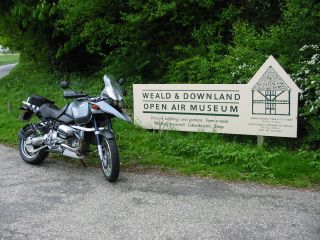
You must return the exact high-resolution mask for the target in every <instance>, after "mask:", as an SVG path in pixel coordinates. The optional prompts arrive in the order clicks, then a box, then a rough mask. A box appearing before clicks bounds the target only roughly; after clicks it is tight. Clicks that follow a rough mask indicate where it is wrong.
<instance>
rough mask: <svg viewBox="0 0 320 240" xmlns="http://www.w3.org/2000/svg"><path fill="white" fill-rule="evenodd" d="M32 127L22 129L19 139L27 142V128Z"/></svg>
mask: <svg viewBox="0 0 320 240" xmlns="http://www.w3.org/2000/svg"><path fill="white" fill-rule="evenodd" d="M29 126H30V125H29V124H28V125H26V126H24V127H23V128H21V129H20V131H19V133H18V135H19V138H21V139H23V140H26V139H27V134H26V131H27V128H28V127H29Z"/></svg>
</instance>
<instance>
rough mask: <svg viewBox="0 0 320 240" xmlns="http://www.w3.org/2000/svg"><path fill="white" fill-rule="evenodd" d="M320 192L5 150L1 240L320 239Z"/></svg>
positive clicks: (0, 151)
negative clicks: (35, 157)
mask: <svg viewBox="0 0 320 240" xmlns="http://www.w3.org/2000/svg"><path fill="white" fill-rule="evenodd" d="M319 220H320V192H314V191H307V190H293V189H281V188H271V187H261V186H255V185H247V184H231V183H225V182H222V181H217V180H208V179H201V178H195V177H181V176H161V175H157V174H135V173H128V172H121V175H120V178H119V181H118V182H117V183H115V184H110V183H108V182H107V181H106V180H105V179H104V177H103V175H102V172H101V171H100V169H99V168H94V167H89V168H83V167H82V166H81V165H80V164H70V163H66V162H63V161H56V160H51V159H46V160H45V161H44V162H43V164H42V165H40V166H32V165H28V164H27V163H25V162H23V161H22V160H21V159H20V157H19V153H18V151H17V150H16V149H13V148H8V147H4V146H1V145H0V239H246V240H248V239H290V240H293V239H315V240H319V239H320V221H319Z"/></svg>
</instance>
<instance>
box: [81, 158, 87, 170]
mask: <svg viewBox="0 0 320 240" xmlns="http://www.w3.org/2000/svg"><path fill="white" fill-rule="evenodd" d="M79 160H80V162H81V163H82V166H83V167H85V168H87V167H88V166H87V164H86V163H85V162H84V161H83V160H82V159H79Z"/></svg>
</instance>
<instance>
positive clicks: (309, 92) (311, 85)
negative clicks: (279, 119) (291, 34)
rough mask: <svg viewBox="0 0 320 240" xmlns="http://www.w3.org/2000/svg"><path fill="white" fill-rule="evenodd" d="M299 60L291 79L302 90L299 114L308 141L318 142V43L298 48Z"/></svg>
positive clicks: (319, 118) (319, 123)
mask: <svg viewBox="0 0 320 240" xmlns="http://www.w3.org/2000/svg"><path fill="white" fill-rule="evenodd" d="M299 51H300V53H301V60H300V61H299V64H297V66H296V67H297V72H296V73H295V74H292V79H293V80H294V81H295V82H296V83H297V85H298V86H299V88H300V89H301V90H302V93H301V94H300V109H299V116H300V118H301V119H302V120H304V121H303V123H304V124H305V126H302V127H303V128H305V129H306V130H307V132H308V138H309V140H310V142H318V143H319V142H320V117H319V115H320V45H304V46H303V47H301V48H300V50H299Z"/></svg>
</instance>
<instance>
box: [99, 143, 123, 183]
mask: <svg viewBox="0 0 320 240" xmlns="http://www.w3.org/2000/svg"><path fill="white" fill-rule="evenodd" d="M101 147H102V153H103V158H104V159H103V160H102V161H101V167H102V172H103V174H104V176H105V177H106V179H107V180H108V181H109V182H115V181H116V180H117V179H118V177H119V171H120V160H119V152H118V147H117V143H116V141H115V140H114V139H106V138H104V137H103V138H102V139H101Z"/></svg>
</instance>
